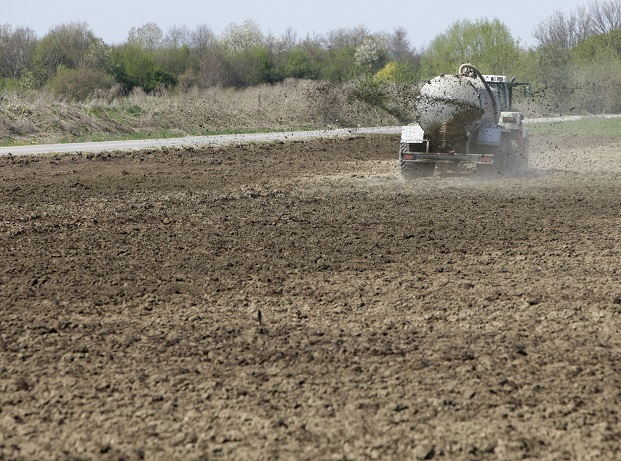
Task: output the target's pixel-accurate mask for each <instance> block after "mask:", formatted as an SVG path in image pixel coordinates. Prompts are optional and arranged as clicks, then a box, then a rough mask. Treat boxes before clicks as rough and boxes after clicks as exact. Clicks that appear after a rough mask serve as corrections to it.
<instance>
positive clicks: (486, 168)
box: [477, 136, 518, 177]
mask: <svg viewBox="0 0 621 461" xmlns="http://www.w3.org/2000/svg"><path fill="white" fill-rule="evenodd" d="M477 170H478V171H479V172H480V173H481V174H482V175H483V176H485V177H498V176H506V175H509V176H511V175H514V174H515V173H516V172H517V171H518V149H517V145H516V143H514V142H513V141H512V140H511V138H510V137H509V136H503V137H502V140H501V142H500V146H499V148H498V151H497V152H496V153H495V154H494V163H493V164H491V165H478V166H477Z"/></svg>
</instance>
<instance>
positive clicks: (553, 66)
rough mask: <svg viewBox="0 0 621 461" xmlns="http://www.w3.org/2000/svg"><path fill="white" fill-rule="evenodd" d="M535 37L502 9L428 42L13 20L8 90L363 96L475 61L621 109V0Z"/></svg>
mask: <svg viewBox="0 0 621 461" xmlns="http://www.w3.org/2000/svg"><path fill="white" fill-rule="evenodd" d="M533 37H534V38H535V40H536V45H535V46H533V47H528V48H527V47H524V46H522V45H521V43H520V41H519V40H518V39H516V38H514V37H513V36H512V34H511V33H510V31H509V29H508V28H507V27H506V26H505V25H504V24H503V23H502V22H501V21H499V20H498V19H493V20H489V19H480V20H477V21H468V20H461V21H457V22H455V23H454V24H453V25H452V26H450V27H449V28H448V29H447V30H446V31H444V32H442V33H441V34H439V35H438V36H436V37H435V38H434V39H433V40H432V41H431V42H430V43H429V44H428V45H427V46H426V47H425V48H423V49H420V50H419V49H417V48H415V47H413V46H412V45H411V44H410V43H409V41H408V38H407V30H406V29H404V28H396V29H394V30H393V31H392V32H388V33H387V32H380V33H374V32H371V31H369V30H368V29H367V28H366V27H365V26H358V27H353V28H342V29H337V30H334V31H331V32H328V33H326V34H323V35H312V36H311V35H307V36H305V37H299V36H298V35H297V34H296V32H295V31H293V30H291V29H289V30H287V31H286V32H285V33H284V34H282V35H281V36H274V35H272V34H267V35H266V34H264V33H263V32H262V31H261V28H260V27H259V25H258V24H256V23H255V22H254V21H252V20H246V21H245V22H244V23H242V24H234V23H233V24H230V25H229V26H228V27H227V28H225V30H224V31H223V32H222V33H221V34H220V35H216V34H215V33H214V32H213V31H212V30H211V28H210V27H209V26H207V25H201V26H198V27H196V28H195V29H193V30H190V29H188V28H187V27H186V26H174V27H172V28H170V29H168V30H167V31H163V30H162V29H161V28H160V27H159V26H158V25H157V24H154V23H147V24H144V25H142V26H140V27H134V28H132V29H131V30H130V31H129V33H128V35H127V38H126V40H125V41H124V42H123V43H121V44H118V45H108V44H106V43H104V41H103V40H102V39H101V38H99V37H97V36H96V35H95V34H94V33H93V32H92V31H91V30H90V28H89V27H88V25H87V24H86V23H83V22H70V23H66V24H61V25H58V26H56V27H54V28H52V29H51V30H50V31H49V32H48V33H47V34H46V35H45V36H43V37H41V38H39V37H37V36H36V34H35V33H34V32H33V31H32V30H31V29H29V28H27V27H25V28H24V27H13V26H11V25H10V24H5V25H2V26H0V89H4V90H10V91H30V90H36V89H41V88H45V89H49V90H50V91H51V92H53V93H54V94H56V95H58V96H59V97H61V98H65V99H73V100H85V99H87V98H89V97H93V96H101V95H113V96H114V95H116V96H121V95H123V94H127V93H128V92H131V91H132V90H133V89H135V88H141V89H142V90H144V91H145V92H147V93H157V92H160V91H163V90H172V91H186V90H188V89H190V88H193V87H196V88H209V87H213V86H219V87H238V88H241V87H247V86H254V85H259V84H266V83H267V84H271V83H277V82H280V81H283V80H285V79H288V78H294V79H312V80H328V81H334V82H346V81H354V82H358V85H359V89H360V91H359V92H358V94H359V95H360V96H361V97H363V98H368V99H373V98H377V96H378V94H379V95H380V96H381V94H382V93H381V91H380V90H381V86H382V85H383V84H385V83H386V82H399V83H405V84H413V83H415V82H418V81H422V80H425V79H428V78H430V77H432V76H434V75H438V74H439V73H443V72H444V73H447V72H453V71H456V69H457V67H458V66H459V64H461V63H463V62H472V63H474V64H476V65H477V66H478V67H479V68H480V69H481V70H482V71H483V72H484V73H490V74H492V73H494V74H504V75H510V76H512V75H516V76H518V77H519V79H520V80H522V81H529V82H530V83H531V85H532V87H533V89H534V90H535V94H536V95H538V96H539V98H540V103H542V104H547V105H548V107H547V110H548V111H550V112H563V113H566V112H568V111H569V112H571V111H573V110H584V111H603V112H610V111H621V91H620V90H618V88H621V72H619V71H621V0H605V1H600V0H591V1H590V2H589V3H588V4H586V5H584V6H581V7H578V8H577V9H575V10H574V11H569V12H561V11H556V12H555V13H554V14H553V15H552V16H550V17H549V18H546V19H544V20H543V21H541V22H540V23H539V24H536V25H535V26H534V28H533ZM378 92H379V93H378ZM380 99H381V98H380Z"/></svg>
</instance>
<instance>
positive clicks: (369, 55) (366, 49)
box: [354, 36, 388, 73]
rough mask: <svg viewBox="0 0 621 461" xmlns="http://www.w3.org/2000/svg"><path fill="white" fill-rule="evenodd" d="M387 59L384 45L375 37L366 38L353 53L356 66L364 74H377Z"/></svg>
mask: <svg viewBox="0 0 621 461" xmlns="http://www.w3.org/2000/svg"><path fill="white" fill-rule="evenodd" d="M387 57H388V56H387V52H386V48H385V46H384V43H382V40H381V38H380V37H377V36H370V37H366V38H365V39H364V40H363V41H362V43H360V45H358V46H357V47H356V51H355V52H354V59H355V61H356V65H357V66H358V68H360V69H362V71H363V72H365V73H374V72H377V71H378V70H379V69H381V68H382V67H383V66H384V65H385V64H386V61H387Z"/></svg>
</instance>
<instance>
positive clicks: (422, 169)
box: [401, 162, 436, 180]
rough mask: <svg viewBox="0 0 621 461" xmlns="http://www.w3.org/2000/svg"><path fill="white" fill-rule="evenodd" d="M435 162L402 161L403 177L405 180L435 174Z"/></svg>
mask: <svg viewBox="0 0 621 461" xmlns="http://www.w3.org/2000/svg"><path fill="white" fill-rule="evenodd" d="M435 169H436V164H435V163H431V162H429V163H427V162H425V163H424V162H421V163H405V162H401V177H402V178H403V179H405V180H411V179H419V178H428V177H430V176H433V173H434V171H435Z"/></svg>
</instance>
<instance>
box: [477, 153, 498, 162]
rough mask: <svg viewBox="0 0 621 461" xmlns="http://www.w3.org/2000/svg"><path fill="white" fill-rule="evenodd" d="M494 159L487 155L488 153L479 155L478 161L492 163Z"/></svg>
mask: <svg viewBox="0 0 621 461" xmlns="http://www.w3.org/2000/svg"><path fill="white" fill-rule="evenodd" d="M493 160H494V159H493V158H492V157H491V156H489V155H481V158H479V162H481V163H492V161H493Z"/></svg>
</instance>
